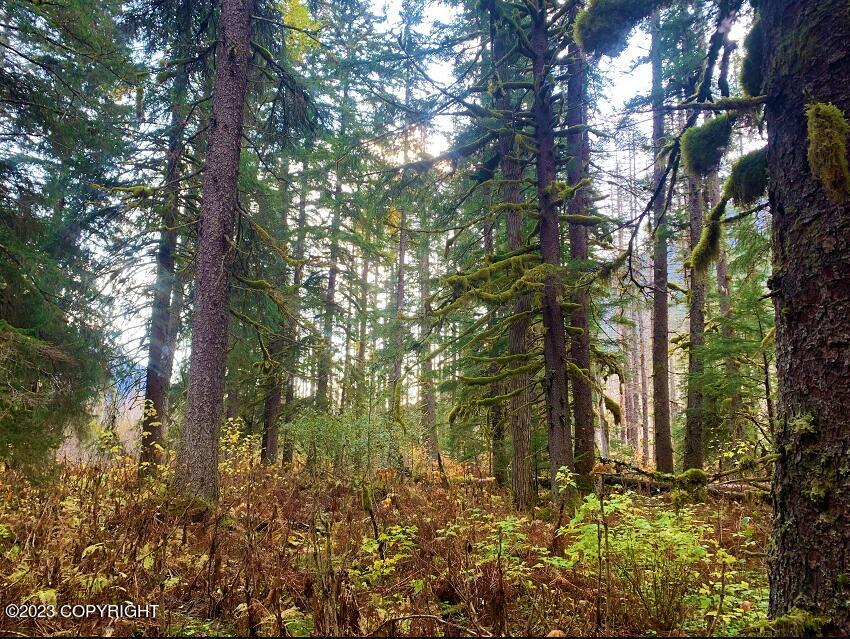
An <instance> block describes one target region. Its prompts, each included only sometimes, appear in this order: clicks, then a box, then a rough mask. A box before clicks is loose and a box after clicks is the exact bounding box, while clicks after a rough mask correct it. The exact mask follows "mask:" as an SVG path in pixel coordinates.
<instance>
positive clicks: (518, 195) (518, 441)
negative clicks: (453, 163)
mask: <svg viewBox="0 0 850 639" xmlns="http://www.w3.org/2000/svg"><path fill="white" fill-rule="evenodd" d="M492 46H493V60H494V61H495V62H497V63H499V64H498V65H497V68H496V75H497V90H496V96H495V97H496V108H497V109H498V110H499V111H500V112H502V114H503V116H502V121H503V126H504V129H505V130H504V131H503V132H501V133H500V134H499V170H500V172H501V176H502V180H503V182H502V185H501V191H502V197H501V200H502V203H504V204H507V205H508V206H506V207H505V211H506V218H505V226H506V230H507V235H508V250H510V251H516V250H519V249H520V248H522V247H523V246H525V236H524V234H523V230H522V222H523V213H522V209H521V208H520V205H521V204H522V203H523V196H522V192H521V190H520V184H519V180H520V179H521V178H522V165H521V164H520V162H519V158H518V157H517V155H516V154H517V153H518V150H517V149H514V142H515V136H514V134H513V128H514V126H515V124H514V119H513V117H512V114H513V112H514V111H515V109H516V105H515V104H514V101H513V98H512V96H511V91H510V90H509V89H507V88H504V87H502V86H501V83H503V82H506V81H508V80H509V79H510V77H509V74H510V73H511V66H509V64H508V60H507V59H506V56H507V52H508V49H509V43H508V42H506V36H505V33H504V32H503V30H501V29H500V30H498V31H495V33H494V38H493V41H492ZM513 62H515V60H514V61H513ZM530 311H531V296H530V295H529V294H528V293H527V292H526V291H520V292H519V293H518V294H517V297H516V299H515V300H514V306H513V314H514V315H515V316H516V318H517V319H516V321H515V322H513V323H512V324H511V326H510V328H509V329H508V353H509V354H510V355H527V354H528V349H529V335H528V329H529V313H530ZM522 363H523V362H521V361H519V362H513V363H511V364H510V366H511V367H514V368H516V367H519V366H521V365H522ZM509 384H510V389H509V390H510V392H511V393H512V394H513V395H512V396H511V399H510V402H509V405H508V418H509V420H510V421H509V424H510V425H509V430H510V435H511V491H512V493H513V498H514V504H515V505H516V507H517V508H518V509H519V510H527V509H528V508H530V507H531V505H532V503H533V500H534V494H535V493H534V485H533V483H532V476H533V469H532V451H531V405H530V402H529V386H530V384H531V379H530V376H529V375H528V374H527V373H522V374H517V375H513V376H512V377H511V378H510V382H509Z"/></svg>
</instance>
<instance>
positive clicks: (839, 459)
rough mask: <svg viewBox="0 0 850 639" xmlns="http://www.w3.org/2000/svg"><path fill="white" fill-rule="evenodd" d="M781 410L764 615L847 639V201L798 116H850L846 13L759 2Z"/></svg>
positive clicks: (834, 5)
mask: <svg viewBox="0 0 850 639" xmlns="http://www.w3.org/2000/svg"><path fill="white" fill-rule="evenodd" d="M759 11H760V13H761V19H762V21H761V23H762V25H763V28H764V37H765V39H764V42H763V45H764V51H765V52H766V59H765V64H764V69H763V71H764V73H765V94H766V95H767V97H768V101H767V104H766V107H765V108H766V111H765V115H766V120H767V128H768V144H767V161H768V171H769V175H770V186H769V199H770V209H771V213H772V214H773V277H772V278H771V280H769V285H770V288H771V289H772V292H773V299H774V305H775V308H776V367H777V372H778V376H779V415H778V433H777V440H776V452H777V453H778V455H779V459H778V460H777V462H776V467H775V477H774V488H773V505H774V528H773V541H774V546H773V550H772V552H771V554H770V560H769V564H770V585H771V593H770V612H771V614H772V615H781V614H784V613H786V612H788V611H789V610H790V609H792V608H795V607H796V608H801V609H803V610H805V611H809V612H812V613H816V614H819V615H823V616H825V617H827V618H828V622H827V623H826V625H825V626H824V627H823V628H822V631H823V632H825V633H826V634H833V635H850V607H848V606H847V605H846V601H847V598H848V585H847V574H848V557H850V534H848V531H850V472H848V471H847V465H848V464H847V454H848V450H850V428H848V427H847V419H848V418H847V416H848V415H850V384H848V380H850V356H848V343H850V294H848V292H850V200H848V199H847V198H844V199H843V200H838V199H831V198H830V196H829V195H828V193H827V191H826V190H825V188H824V186H823V184H822V183H821V182H820V180H819V179H818V178H816V177H814V176H813V175H812V171H811V169H810V167H809V164H808V162H807V158H806V152H805V150H806V149H807V148H808V146H809V140H808V135H807V124H806V117H805V115H804V109H805V106H806V103H807V102H831V103H832V104H834V105H835V106H836V107H838V108H839V109H840V110H841V111H842V112H843V113H844V115H845V117H848V116H850V92H848V90H847V87H848V85H849V84H850V58H848V48H847V43H848V42H850V13H848V7H847V3H846V2H845V1H844V0H823V1H822V2H816V3H812V2H807V1H804V0H776V1H775V2H762V3H759Z"/></svg>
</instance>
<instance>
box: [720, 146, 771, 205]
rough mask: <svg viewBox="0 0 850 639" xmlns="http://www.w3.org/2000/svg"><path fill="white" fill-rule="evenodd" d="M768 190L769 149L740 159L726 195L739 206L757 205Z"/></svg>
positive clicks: (727, 187) (734, 167) (727, 183)
mask: <svg viewBox="0 0 850 639" xmlns="http://www.w3.org/2000/svg"><path fill="white" fill-rule="evenodd" d="M766 190H767V147H765V148H763V149H759V150H758V151H752V152H750V153H747V154H746V155H744V156H742V157H740V158H738V159H737V160H736V161H735V163H734V164H732V172H731V173H730V175H729V179H728V180H727V182H726V193H727V195H729V196H730V197H731V198H732V201H733V202H734V203H735V204H736V205H737V206H751V205H753V204H755V202H756V200H758V199H759V198H760V197H761V196H762V195H764V193H765V191H766Z"/></svg>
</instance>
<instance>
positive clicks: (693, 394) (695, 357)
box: [683, 178, 706, 470]
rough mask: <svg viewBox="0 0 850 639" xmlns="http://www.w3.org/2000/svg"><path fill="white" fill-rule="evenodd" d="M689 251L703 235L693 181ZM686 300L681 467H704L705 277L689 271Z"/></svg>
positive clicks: (696, 186) (690, 187) (697, 188)
mask: <svg viewBox="0 0 850 639" xmlns="http://www.w3.org/2000/svg"><path fill="white" fill-rule="evenodd" d="M688 214H689V222H690V224H689V227H690V243H689V249H690V250H691V251H693V250H694V247H695V246H696V245H697V242H699V238H700V235H701V234H702V198H701V193H700V186H699V184H698V183H697V182H696V180H694V179H692V178H688ZM689 278H690V287H689V288H690V295H689V297H688V335H689V338H690V344H689V346H688V400H687V401H688V408H687V411H686V413H685V449H684V455H683V467H684V469H685V470H688V469H689V468H702V467H703V393H702V388H701V386H700V384H701V381H700V380H699V379H698V378H699V376H700V375H701V374H702V372H703V361H702V358H703V354H702V349H703V347H704V346H705V288H706V287H705V284H706V278H705V273H703V272H700V270H699V269H695V268H692V269H691V270H690V274H689Z"/></svg>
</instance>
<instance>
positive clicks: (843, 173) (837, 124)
mask: <svg viewBox="0 0 850 639" xmlns="http://www.w3.org/2000/svg"><path fill="white" fill-rule="evenodd" d="M806 119H807V121H808V133H809V152H808V158H809V167H810V168H811V170H812V174H813V175H814V176H815V177H816V178H817V179H818V180H820V181H821V183H822V184H823V186H824V188H825V189H826V191H827V193H828V194H829V197H830V199H832V200H833V201H835V202H843V201H845V200H846V199H847V197H848V196H850V168H848V163H847V135H848V133H850V124H847V120H846V119H845V117H844V113H842V112H841V109H839V108H838V107H837V106H835V105H834V104H830V103H828V102H815V103H813V104H809V105H808V106H807V107H806Z"/></svg>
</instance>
